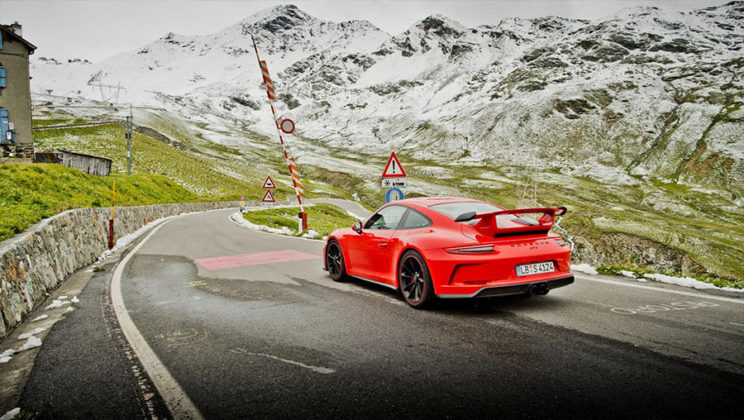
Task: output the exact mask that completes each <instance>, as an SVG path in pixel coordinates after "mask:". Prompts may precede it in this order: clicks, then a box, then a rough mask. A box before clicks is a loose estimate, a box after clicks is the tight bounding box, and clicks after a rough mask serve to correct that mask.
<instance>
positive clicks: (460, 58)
mask: <svg viewBox="0 0 744 420" xmlns="http://www.w3.org/2000/svg"><path fill="white" fill-rule="evenodd" d="M251 35H253V36H254V37H255V38H256V41H257V43H258V46H259V49H260V51H261V54H262V58H263V59H265V60H267V61H268V63H269V66H270V67H269V68H270V70H271V71H272V74H273V78H274V79H275V81H276V84H277V90H278V92H279V94H280V97H279V98H280V100H281V102H283V103H280V104H279V109H280V110H281V111H284V115H285V116H290V117H292V118H293V119H295V120H296V121H297V122H298V134H299V137H298V140H299V141H300V142H302V139H310V140H319V141H321V142H322V143H323V144H324V145H327V146H330V147H333V148H335V149H339V148H340V149H348V150H349V151H350V152H354V151H356V152H365V153H366V152H369V151H370V149H374V150H379V151H380V153H381V154H385V153H387V151H389V150H390V149H395V150H397V151H405V152H408V153H410V154H411V155H412V156H413V157H415V158H418V159H427V160H434V161H446V162H452V161H453V160H454V161H456V162H462V163H468V164H473V163H475V164H489V165H513V166H532V167H536V168H540V169H550V170H558V171H560V172H562V173H567V174H573V175H588V176H591V177H594V178H595V179H599V180H603V181H605V182H609V183H634V182H636V181H635V178H634V177H633V175H640V176H646V175H648V176H652V177H655V178H660V179H664V180H671V181H679V182H685V183H695V184H703V185H709V186H714V187H716V188H718V189H725V190H727V191H731V192H732V193H733V194H734V196H733V198H734V199H736V198H737V197H741V195H742V193H743V192H744V187H743V186H744V182H743V181H744V136H743V135H742V134H744V125H742V119H743V118H744V110H742V109H741V104H742V101H744V98H743V96H744V93H743V91H744V88H743V86H744V82H742V66H744V58H742V52H743V51H742V46H744V2H732V3H728V4H726V5H722V6H720V7H714V8H708V9H701V10H696V11H692V12H688V13H684V12H666V11H664V10H660V9H657V8H654V7H645V8H631V9H626V10H623V11H621V12H619V13H617V14H615V15H613V16H610V17H608V18H605V19H602V20H599V21H585V20H569V19H563V18H559V17H546V18H539V19H507V20H504V21H502V22H500V23H498V24H495V25H485V26H479V27H476V28H468V27H465V26H463V25H461V24H459V23H457V22H455V21H453V20H451V19H448V18H447V17H444V16H436V15H435V16H429V17H427V18H425V19H423V20H422V21H420V22H417V23H415V24H414V25H413V26H411V27H410V29H408V30H407V31H405V32H403V33H402V34H399V35H396V36H390V35H388V34H386V33H384V32H383V31H381V30H379V29H378V28H376V27H375V26H373V25H372V24H371V23H369V22H366V21H350V22H342V23H333V22H326V21H323V20H320V19H318V18H315V17H313V16H310V15H309V14H307V13H305V12H303V11H302V10H300V9H298V8H297V7H295V6H291V5H289V6H280V7H276V8H274V9H269V10H265V11H263V12H261V13H258V14H256V15H254V16H251V17H249V18H247V19H244V20H242V21H240V22H238V23H236V24H235V25H232V26H230V27H228V28H225V29H224V30H222V31H220V32H218V33H216V34H212V35H206V36H181V35H176V34H172V33H169V34H167V35H165V36H163V37H162V38H160V39H158V40H157V41H155V42H153V43H151V44H149V45H146V46H143V47H142V48H139V49H138V50H136V51H131V52H128V53H124V54H120V55H118V56H115V57H112V58H110V59H108V60H105V61H103V62H100V63H96V64H90V63H86V62H84V61H75V62H73V63H64V64H58V63H55V62H54V61H53V60H44V59H43V58H41V59H38V60H36V61H35V62H34V64H33V69H32V73H33V75H34V81H33V89H34V91H37V92H46V93H48V92H49V91H52V94H55V95H63V96H71V97H75V96H76V95H77V96H87V97H89V98H97V97H98V96H99V90H103V88H99V87H96V86H95V85H96V84H98V83H103V84H106V85H118V84H121V85H122V86H124V87H125V88H126V89H127V91H126V92H125V94H126V98H124V97H123V96H124V95H122V98H121V100H122V101H130V102H133V103H135V104H149V105H153V106H159V107H165V108H167V109H169V110H173V111H177V112H178V113H180V115H183V116H185V117H188V118H194V119H196V120H198V121H203V122H205V123H209V122H212V123H215V121H222V122H228V123H226V124H227V125H230V124H234V123H235V122H236V121H240V124H241V126H242V127H243V128H247V129H249V130H251V131H255V132H258V133H265V134H268V135H271V134H272V131H271V128H272V127H271V123H270V121H269V122H268V123H267V119H268V115H267V114H268V113H267V111H266V109H265V95H264V93H263V91H262V90H261V88H260V81H259V74H258V69H257V65H256V61H255V54H254V53H253V48H252V43H251V37H250V36H251ZM211 140H213V141H217V142H222V143H232V144H241V143H246V142H248V143H250V141H249V140H246V139H244V138H241V137H240V136H238V137H234V138H230V136H221V137H220V136H215V137H214V138H213V139H211ZM300 160H302V156H300ZM739 202H740V203H741V198H739Z"/></svg>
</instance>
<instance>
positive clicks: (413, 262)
mask: <svg viewBox="0 0 744 420" xmlns="http://www.w3.org/2000/svg"><path fill="white" fill-rule="evenodd" d="M398 280H399V283H400V291H401V293H402V294H403V298H404V299H405V300H406V302H407V303H408V304H409V305H411V306H412V307H414V308H416V309H420V308H423V307H425V306H427V305H428V304H429V302H430V301H431V298H432V296H433V295H434V287H433V286H432V284H431V275H430V274H429V268H428V267H427V266H426V262H425V261H424V258H423V257H422V256H421V254H419V253H418V252H416V251H413V250H411V251H406V252H405V253H404V254H403V256H402V257H401V259H400V264H399V265H398Z"/></svg>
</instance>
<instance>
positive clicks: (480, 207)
mask: <svg viewBox="0 0 744 420" xmlns="http://www.w3.org/2000/svg"><path fill="white" fill-rule="evenodd" d="M429 208H430V209H432V210H435V211H437V212H439V213H442V214H443V215H445V216H447V217H449V218H450V219H452V220H455V219H456V218H457V216H459V215H461V214H463V213H467V212H470V211H474V212H475V214H483V213H493V212H495V211H501V210H503V209H502V208H501V207H497V206H494V205H493V204H488V203H484V202H481V201H464V202H458V203H445V204H435V205H433V206H431V207H429Z"/></svg>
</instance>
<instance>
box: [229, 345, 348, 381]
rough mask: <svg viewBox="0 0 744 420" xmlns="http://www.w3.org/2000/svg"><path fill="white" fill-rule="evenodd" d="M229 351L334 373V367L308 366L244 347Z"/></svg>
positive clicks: (325, 372)
mask: <svg viewBox="0 0 744 420" xmlns="http://www.w3.org/2000/svg"><path fill="white" fill-rule="evenodd" d="M230 351H231V352H233V353H238V354H247V355H250V356H261V357H266V358H269V359H273V360H278V361H280V362H284V363H288V364H290V365H295V366H299V367H301V368H305V369H308V370H311V371H313V372H315V373H321V374H323V375H330V374H331V373H335V372H336V371H335V370H334V369H331V368H327V367H321V366H310V365H306V364H304V363H300V362H295V361H294V360H289V359H282V358H281V357H276V356H272V355H270V354H265V353H253V352H250V351H246V350H245V349H236V350H230Z"/></svg>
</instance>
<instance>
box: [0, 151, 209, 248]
mask: <svg viewBox="0 0 744 420" xmlns="http://www.w3.org/2000/svg"><path fill="white" fill-rule="evenodd" d="M114 181H116V205H117V206H133V205H147V204H157V203H183V202H194V201H203V200H204V199H203V198H201V197H199V196H197V195H196V194H194V193H193V192H191V191H188V190H186V189H184V188H183V187H181V186H179V185H178V184H176V183H174V182H173V181H171V180H169V179H168V178H166V177H164V176H161V175H150V174H139V175H133V176H123V175H114V176H109V177H100V176H93V175H88V174H85V173H83V172H80V171H78V170H76V169H70V168H66V167H64V166H60V165H55V164H5V165H0V240H2V239H5V238H8V237H11V236H13V235H15V234H17V233H20V232H22V231H23V230H25V229H26V228H28V227H29V226H30V225H32V224H34V223H36V222H38V221H40V220H41V219H44V218H47V217H50V216H53V215H55V214H57V213H60V212H63V211H65V210H69V209H74V208H90V207H109V206H110V205H111V187H112V184H113V182H114Z"/></svg>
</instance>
